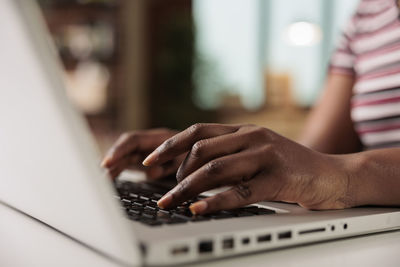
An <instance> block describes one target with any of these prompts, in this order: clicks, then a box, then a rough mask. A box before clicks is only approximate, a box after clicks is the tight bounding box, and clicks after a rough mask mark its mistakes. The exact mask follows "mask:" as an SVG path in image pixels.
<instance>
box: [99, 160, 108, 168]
mask: <svg viewBox="0 0 400 267" xmlns="http://www.w3.org/2000/svg"><path fill="white" fill-rule="evenodd" d="M109 161H110V159H109V158H105V159H103V161H102V162H101V164H100V166H101V167H103V168H104V167H106V166H107V163H108V162H109Z"/></svg>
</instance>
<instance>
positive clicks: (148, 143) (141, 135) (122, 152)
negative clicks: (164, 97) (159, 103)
mask: <svg viewBox="0 0 400 267" xmlns="http://www.w3.org/2000/svg"><path fill="white" fill-rule="evenodd" d="M164 131H165V130H163V129H154V130H149V131H146V132H132V133H125V134H122V135H121V136H120V137H119V138H118V140H117V141H116V142H115V144H114V145H113V146H112V147H111V148H110V150H109V151H108V152H107V154H106V156H105V158H104V160H103V162H102V165H103V166H104V167H109V166H111V165H113V164H114V163H115V162H116V161H118V160H119V159H121V158H123V157H125V156H126V155H128V154H131V153H132V152H135V151H148V150H152V149H154V148H155V147H157V146H158V145H159V144H160V143H162V141H164V140H165V138H166V135H167V133H166V131H165V134H162V133H163V132H164Z"/></svg>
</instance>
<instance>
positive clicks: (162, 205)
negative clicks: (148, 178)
mask: <svg viewBox="0 0 400 267" xmlns="http://www.w3.org/2000/svg"><path fill="white" fill-rule="evenodd" d="M171 202H172V195H171V194H168V193H167V194H166V195H164V196H163V197H162V198H161V199H160V200H159V201H158V202H157V205H158V207H160V208H161V209H165V208H166V207H167V206H168V205H169V204H171Z"/></svg>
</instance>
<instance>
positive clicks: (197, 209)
mask: <svg viewBox="0 0 400 267" xmlns="http://www.w3.org/2000/svg"><path fill="white" fill-rule="evenodd" d="M207 207H208V204H207V202H205V201H204V200H200V201H197V202H196V203H194V204H192V205H190V207H189V209H190V211H191V212H192V214H193V215H197V214H201V213H203V212H204V211H205V210H206V209H207Z"/></svg>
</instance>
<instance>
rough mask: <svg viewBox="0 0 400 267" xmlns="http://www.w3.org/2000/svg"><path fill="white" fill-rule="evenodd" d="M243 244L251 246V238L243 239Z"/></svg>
mask: <svg viewBox="0 0 400 267" xmlns="http://www.w3.org/2000/svg"><path fill="white" fill-rule="evenodd" d="M242 244H243V245H248V244H250V238H248V237H244V238H242Z"/></svg>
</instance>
